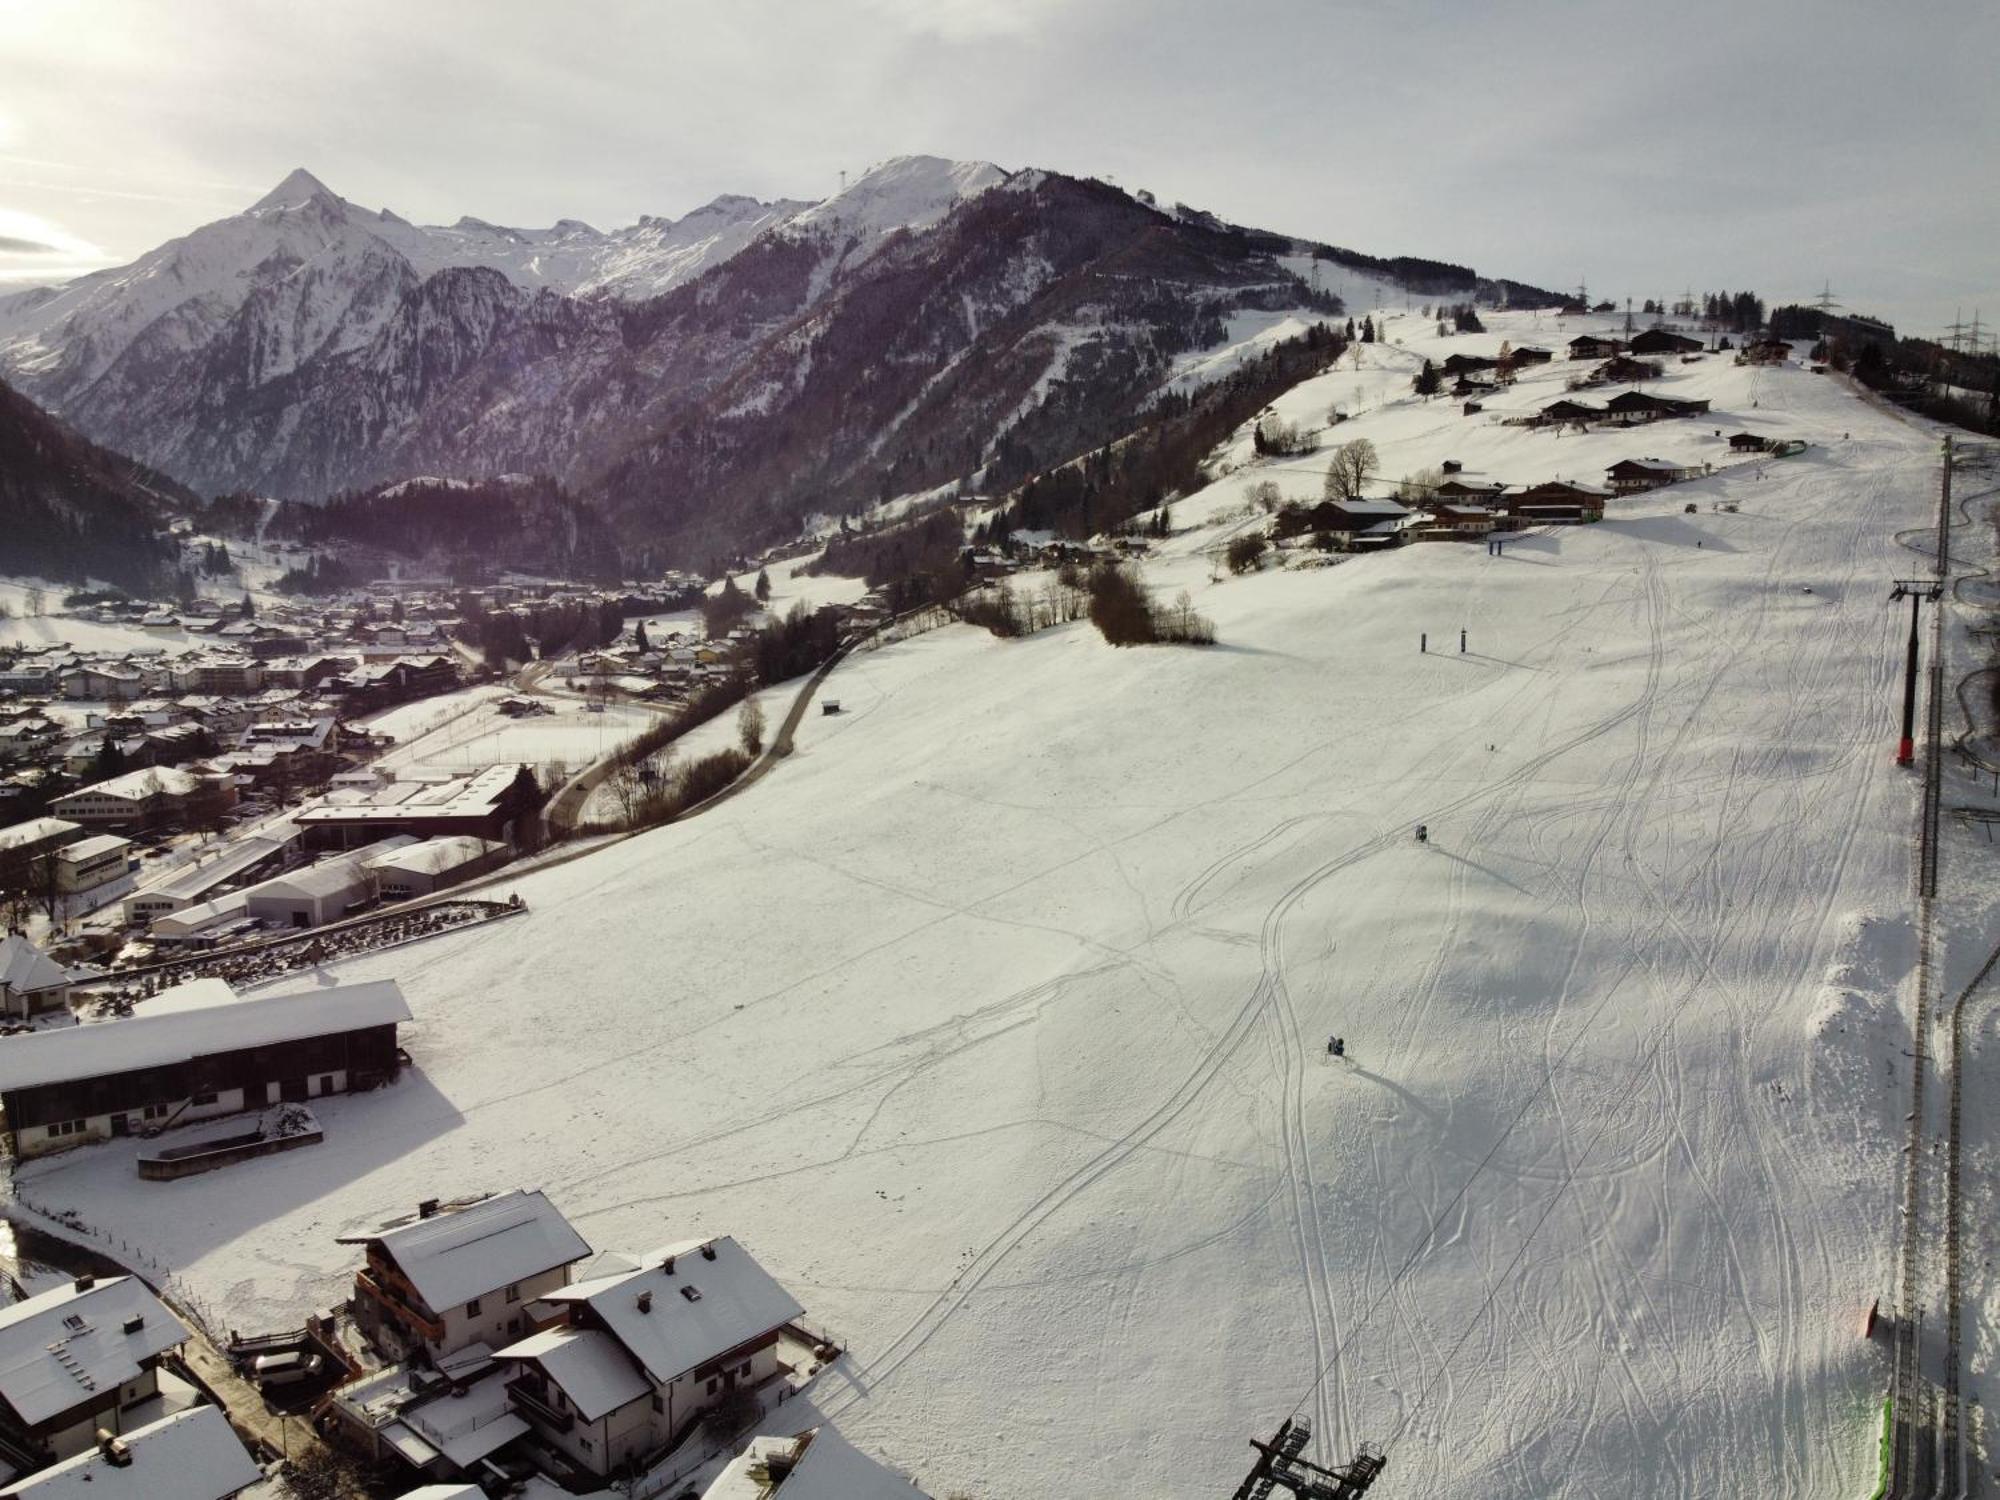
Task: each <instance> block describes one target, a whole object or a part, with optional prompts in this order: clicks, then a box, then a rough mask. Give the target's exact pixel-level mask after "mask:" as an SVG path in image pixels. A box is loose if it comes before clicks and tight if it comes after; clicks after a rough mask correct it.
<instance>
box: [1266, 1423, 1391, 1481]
mask: <svg viewBox="0 0 2000 1500" xmlns="http://www.w3.org/2000/svg"><path fill="white" fill-rule="evenodd" d="M1311 1441H1312V1424H1311V1423H1310V1422H1308V1421H1307V1420H1306V1419H1305V1418H1304V1417H1291V1418H1288V1419H1287V1420H1286V1422H1285V1425H1284V1426H1282V1427H1280V1428H1279V1429H1278V1435H1277V1436H1276V1437H1274V1438H1272V1439H1271V1441H1270V1442H1268V1443H1260V1442H1258V1441H1257V1440H1256V1439H1255V1438H1252V1439H1251V1440H1250V1446H1251V1447H1253V1448H1255V1449H1256V1450H1257V1463H1256V1467H1254V1468H1253V1469H1251V1471H1250V1473H1249V1475H1248V1476H1247V1477H1246V1478H1245V1479H1244V1481H1243V1483H1242V1484H1240V1485H1238V1486H1237V1488H1236V1494H1235V1496H1234V1497H1233V1500H1269V1497H1270V1495H1271V1493H1272V1491H1274V1490H1281V1489H1282V1490H1287V1491H1289V1492H1290V1493H1292V1494H1293V1495H1296V1496H1297V1497H1298V1500H1355V1497H1357V1496H1359V1495H1362V1494H1364V1493H1366V1491H1367V1489H1368V1486H1369V1485H1371V1484H1373V1483H1374V1482H1375V1476H1376V1475H1378V1474H1380V1473H1381V1472H1382V1469H1383V1467H1384V1466H1385V1465H1386V1464H1387V1463H1388V1462H1389V1460H1388V1459H1387V1458H1385V1457H1384V1456H1383V1455H1382V1454H1381V1453H1380V1452H1378V1451H1376V1450H1373V1449H1371V1448H1369V1446H1368V1445H1367V1444H1366V1443H1363V1444H1362V1445H1361V1451H1360V1452H1359V1453H1357V1454H1356V1455H1355V1456H1354V1459H1353V1461H1352V1462H1351V1463H1349V1464H1348V1465H1347V1467H1346V1468H1344V1469H1322V1468H1321V1467H1320V1466H1319V1465H1318V1464H1316V1463H1311V1462H1309V1461H1308V1460H1307V1459H1306V1458H1305V1457H1304V1456H1303V1455H1304V1453H1305V1450H1306V1444H1307V1443H1310V1442H1311Z"/></svg>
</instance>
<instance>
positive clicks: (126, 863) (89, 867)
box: [55, 833, 132, 896]
mask: <svg viewBox="0 0 2000 1500" xmlns="http://www.w3.org/2000/svg"><path fill="white" fill-rule="evenodd" d="M131 849H132V841H131V840H130V839H124V838H120V837H119V836H118V835H117V834H115V833H96V834H92V835H91V836H90V837H89V838H84V839H78V840H77V841H76V842H75V843H73V844H65V845H64V846H63V847H62V848H60V849H58V850H56V856H55V858H56V889H57V890H58V891H60V892H62V894H63V895H65V896H81V895H83V894H84V893H85V892H86V891H94V890H96V889H98V887H100V886H106V885H109V884H111V882H112V881H114V880H123V879H124V878H125V877H126V876H127V875H128V874H130V873H131V863H132V861H131Z"/></svg>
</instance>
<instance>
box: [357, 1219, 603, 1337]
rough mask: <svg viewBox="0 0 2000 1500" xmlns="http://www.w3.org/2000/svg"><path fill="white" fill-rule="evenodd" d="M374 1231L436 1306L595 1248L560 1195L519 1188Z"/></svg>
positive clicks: (434, 1308)
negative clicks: (567, 1214) (564, 1209)
mask: <svg viewBox="0 0 2000 1500" xmlns="http://www.w3.org/2000/svg"><path fill="white" fill-rule="evenodd" d="M369 1238H371V1239H372V1240H373V1241H374V1243H376V1244H378V1245H379V1246H381V1248H382V1250H383V1252H384V1253H385V1254H387V1255H388V1256H390V1257H391V1258H392V1259H393V1260H394V1261H395V1262H396V1268H397V1269H398V1270H400V1271H401V1272H402V1273H403V1275H404V1276H406V1277H408V1278H409V1282H410V1285H412V1286H414V1287H415V1288H416V1289H417V1295H418V1296H420V1297H422V1298H423V1299H424V1301H425V1302H427V1303H429V1304H430V1307H431V1310H432V1311H433V1312H442V1311H444V1309H446V1308H448V1307H456V1306H457V1305H458V1304H459V1303H461V1302H470V1301H471V1300H472V1299H473V1298H474V1297H481V1296H484V1295H485V1294H486V1293H488V1292H495V1291H499V1290H500V1289H501V1288H502V1287H507V1286H511V1285H513V1284H514V1283H515V1282H517V1281H525V1280H527V1278H528V1277H530V1276H535V1275H539V1274H540V1273H541V1272H543V1271H549V1270H553V1269H554V1268H555V1267H557V1266H563V1265H568V1264H570V1263H571V1262H572V1261H578V1260H582V1259H583V1258H584V1257H585V1256H586V1255H588V1254H590V1246H589V1245H587V1244H585V1243H584V1239H583V1236H582V1235H580V1234H578V1233H577V1232H576V1230H575V1229H573V1228H571V1227H570V1222H569V1220H567V1219H565V1218H564V1217H563V1216H562V1213H561V1212H560V1211H559V1210H558V1209H557V1208H556V1206H555V1205H554V1204H553V1203H551V1202H549V1200H548V1199H547V1198H546V1197H544V1196H543V1195H542V1193H541V1192H540V1191H539V1190H537V1191H535V1192H523V1191H522V1190H520V1189H519V1188H516V1189H514V1190H512V1191H511V1192H505V1193H499V1194H496V1195H495V1196H493V1197H491V1198H487V1199H484V1200H482V1201H481V1202H478V1203H474V1204H472V1205H471V1206H469V1207H467V1208H460V1209H454V1210H452V1211H450V1212H447V1213H439V1214H433V1215H432V1216H431V1217H430V1218H428V1219H417V1220H414V1221H412V1222H411V1223H408V1224H405V1225H403V1226H402V1227H401V1228H398V1229H391V1230H388V1231H386V1232H384V1233H382V1234H378V1235H372V1236H370V1237H369Z"/></svg>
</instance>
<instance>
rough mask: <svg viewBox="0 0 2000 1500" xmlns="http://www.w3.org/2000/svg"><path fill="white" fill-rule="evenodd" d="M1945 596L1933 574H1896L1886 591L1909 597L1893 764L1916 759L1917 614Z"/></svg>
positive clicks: (1891, 595)
mask: <svg viewBox="0 0 2000 1500" xmlns="http://www.w3.org/2000/svg"><path fill="white" fill-rule="evenodd" d="M1943 597H1944V585H1943V584H1942V583H1941V582H1939V581H1938V580H1937V579H1935V578H1898V579H1897V580H1896V586H1895V587H1894V588H1893V589H1891V590H1890V591H1889V602H1890V603H1891V604H1894V603H1895V602H1896V601H1897V600H1899V599H1907V600H1909V601H1910V644H1909V647H1908V650H1907V653H1906V656H1905V659H1904V663H1903V734H1902V738H1901V739H1899V740H1897V742H1896V764H1897V765H1899V766H1907V765H1909V764H1910V763H1911V762H1912V761H1913V760H1915V759H1916V731H1917V614H1918V612H1919V610H1920V609H1921V608H1922V606H1924V605H1926V604H1935V603H1937V602H1938V600H1939V599H1941V598H1943Z"/></svg>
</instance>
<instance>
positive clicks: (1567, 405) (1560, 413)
mask: <svg viewBox="0 0 2000 1500" xmlns="http://www.w3.org/2000/svg"><path fill="white" fill-rule="evenodd" d="M1603 416H1604V411H1603V408H1601V407H1596V406H1586V405H1584V403H1583V402H1581V401H1569V400H1563V401H1551V402H1550V403H1549V404H1548V405H1547V406H1545V407H1543V408H1542V409H1541V410H1540V411H1539V412H1537V413H1536V414H1535V420H1536V421H1537V422H1541V423H1544V424H1549V425H1562V424H1566V423H1570V422H1574V423H1577V424H1578V425H1585V424H1588V423H1591V422H1596V421H1600V420H1602V419H1603Z"/></svg>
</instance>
